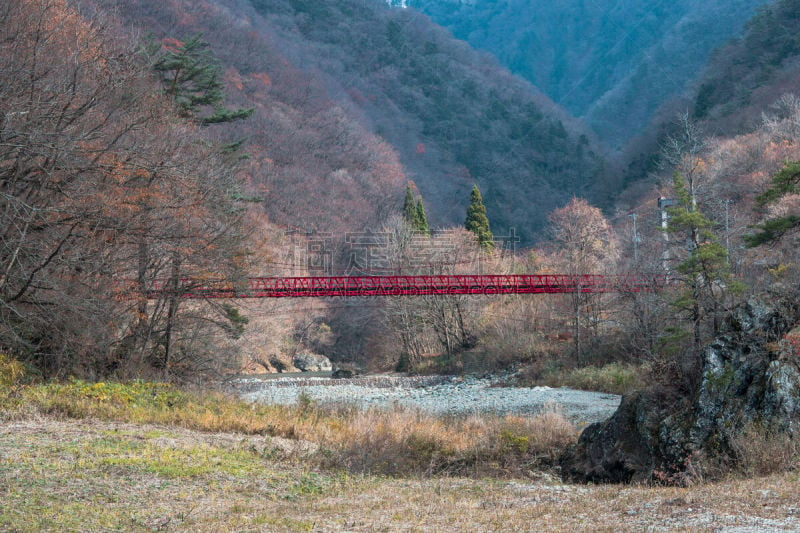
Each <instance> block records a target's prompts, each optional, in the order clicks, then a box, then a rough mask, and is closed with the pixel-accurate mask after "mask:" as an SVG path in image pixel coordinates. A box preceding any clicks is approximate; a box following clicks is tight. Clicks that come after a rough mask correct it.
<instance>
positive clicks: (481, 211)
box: [464, 185, 494, 250]
mask: <svg viewBox="0 0 800 533" xmlns="http://www.w3.org/2000/svg"><path fill="white" fill-rule="evenodd" d="M464 226H465V227H466V228H467V229H468V230H469V231H471V232H472V233H474V234H475V235H476V236H477V237H478V243H479V244H480V245H481V247H482V248H484V249H487V250H490V249H493V248H494V236H493V235H492V231H491V230H490V229H489V218H488V217H487V216H486V206H485V205H483V198H481V191H479V190H478V186H477V185H473V186H472V192H471V193H470V199H469V207H468V208H467V220H466V221H465V222H464Z"/></svg>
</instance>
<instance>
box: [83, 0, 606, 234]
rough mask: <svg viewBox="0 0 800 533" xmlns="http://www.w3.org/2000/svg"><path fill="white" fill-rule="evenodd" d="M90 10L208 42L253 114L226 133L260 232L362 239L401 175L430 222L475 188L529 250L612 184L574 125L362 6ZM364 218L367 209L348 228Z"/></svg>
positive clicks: (501, 228) (233, 1) (445, 217)
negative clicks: (256, 188)
mask: <svg viewBox="0 0 800 533" xmlns="http://www.w3.org/2000/svg"><path fill="white" fill-rule="evenodd" d="M98 2H99V3H101V4H102V5H105V6H106V7H108V8H109V9H111V8H112V7H113V8H114V9H115V11H116V12H117V13H119V14H120V15H122V16H123V17H124V18H125V20H126V22H127V23H128V24H131V25H135V26H137V27H141V28H142V30H143V31H151V32H153V33H154V34H155V36H156V37H157V38H159V39H164V38H176V39H183V38H186V36H189V35H194V34H197V33H202V34H203V38H204V39H205V40H207V41H209V42H210V43H211V45H212V48H213V50H214V51H215V52H216V53H217V55H218V56H219V57H220V59H221V60H222V62H223V66H224V68H225V69H226V77H227V81H228V85H229V88H230V89H231V91H232V94H233V97H234V98H235V100H236V102H237V103H238V104H239V105H242V106H255V107H256V112H255V114H254V116H253V118H252V119H250V120H249V121H248V124H247V125H244V126H241V125H237V126H236V127H237V128H238V130H237V131H238V132H239V133H240V134H241V135H242V136H244V137H247V138H248V144H249V146H248V147H247V149H248V150H250V151H252V152H254V153H255V154H256V155H257V156H258V157H255V158H254V161H253V168H252V179H253V180H254V183H255V184H256V185H261V186H263V188H264V190H265V206H266V208H267V212H268V213H269V214H270V216H271V217H272V219H273V220H274V221H275V222H278V223H284V224H291V225H296V226H300V227H303V228H305V229H325V230H330V229H334V230H344V229H350V230H362V229H363V228H364V226H365V225H369V224H372V225H374V224H376V223H377V221H378V220H379V219H380V218H381V217H382V216H384V215H385V214H386V212H387V210H391V209H393V208H395V207H398V208H399V203H400V200H401V191H400V190H399V189H398V184H399V183H401V182H403V181H404V179H406V178H408V179H412V180H413V181H414V182H415V183H416V184H417V187H418V188H419V190H420V192H421V193H422V195H423V197H424V199H425V201H426V203H427V204H428V214H429V217H430V219H431V222H432V224H433V225H434V226H441V225H452V224H462V223H463V219H464V213H465V209H466V204H467V202H468V199H469V191H470V188H471V187H472V185H473V183H477V184H478V185H479V186H480V187H481V190H482V192H483V195H484V199H485V202H486V204H487V208H488V211H489V218H490V220H491V221H492V223H493V225H494V228H493V229H496V230H497V232H499V233H501V234H502V233H503V232H505V231H508V229H509V228H511V227H514V228H516V229H517V231H518V232H520V233H521V234H522V235H523V239H526V240H529V241H530V240H535V239H537V238H539V235H540V230H541V229H542V227H543V225H544V224H545V220H546V216H547V213H548V212H549V211H550V210H552V209H553V208H555V207H558V206H560V205H563V204H564V203H566V201H567V200H568V199H569V198H570V197H572V196H573V195H581V196H589V197H590V198H592V199H593V200H595V201H600V202H601V203H602V201H603V200H604V199H605V196H604V195H605V194H606V193H607V192H608V191H610V190H613V188H614V186H613V184H610V183H608V182H607V181H606V180H607V179H608V175H609V173H608V172H607V170H606V168H605V163H604V160H603V158H602V157H601V156H600V155H598V154H599V150H598V148H597V147H596V145H595V143H594V142H593V141H592V139H591V136H590V135H587V134H585V132H583V131H582V129H581V127H580V126H579V125H578V123H577V121H573V120H571V119H569V117H568V116H567V115H566V114H565V113H563V112H562V111H560V110H559V108H558V107H557V106H555V105H554V104H553V103H552V102H550V101H549V99H547V98H546V97H544V96H543V95H541V94H540V93H539V92H538V91H536V90H535V89H534V88H533V87H532V86H531V85H530V84H528V83H527V82H525V81H523V80H521V79H518V78H515V77H514V76H512V75H511V74H509V73H508V72H507V71H505V70H504V69H502V68H501V67H500V66H499V65H498V64H497V63H496V62H495V60H494V59H492V58H490V57H489V56H487V55H484V54H479V53H477V52H475V51H473V50H471V49H470V48H469V47H468V46H467V45H466V44H464V43H462V42H460V41H457V40H455V39H453V38H452V37H451V36H450V34H449V33H448V32H447V31H445V30H443V29H442V28H440V27H438V26H436V25H435V24H433V23H432V22H431V21H430V20H429V19H428V18H427V17H425V16H423V15H420V14H419V13H416V12H414V11H412V10H402V9H391V8H390V7H389V6H388V5H386V4H385V3H384V2H380V1H378V0H375V1H367V2H365V1H363V0H342V1H340V2H335V3H333V2H318V1H309V0H253V1H252V2H246V1H244V0H205V1H198V2H181V1H179V0H169V1H166V2H164V1H155V0H143V1H141V2H136V3H130V4H124V5H121V6H118V5H117V3H115V2H114V3H112V2H104V1H103V0H98ZM112 4H113V5H112ZM394 154H397V155H396V156H395V155H394ZM398 158H399V159H398ZM398 161H399V162H400V163H402V167H400V166H399V165H398V164H397V163H398ZM360 198H361V199H366V200H367V202H366V204H361V203H359V199H360ZM370 206H372V207H374V206H379V207H380V209H378V210H377V212H373V213H372V214H371V215H370V216H362V217H354V216H352V213H353V212H361V211H365V210H370ZM373 211H374V210H373ZM347 213H350V216H345V215H346V214H347ZM333 222H336V223H333Z"/></svg>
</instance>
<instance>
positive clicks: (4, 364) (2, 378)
mask: <svg viewBox="0 0 800 533" xmlns="http://www.w3.org/2000/svg"><path fill="white" fill-rule="evenodd" d="M24 376H25V366H24V365H23V364H22V363H20V362H19V361H17V360H16V359H12V358H11V357H9V356H7V355H5V354H4V353H2V352H0V386H2V387H10V386H12V385H14V384H16V383H19V382H20V381H21V380H22V378H23V377H24Z"/></svg>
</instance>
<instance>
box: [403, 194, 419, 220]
mask: <svg viewBox="0 0 800 533" xmlns="http://www.w3.org/2000/svg"><path fill="white" fill-rule="evenodd" d="M416 219H417V208H416V205H415V204H414V192H413V191H412V190H411V184H410V183H409V184H408V185H406V197H405V199H404V200H403V220H404V221H405V223H406V224H408V225H409V226H411V227H414V226H415V221H416Z"/></svg>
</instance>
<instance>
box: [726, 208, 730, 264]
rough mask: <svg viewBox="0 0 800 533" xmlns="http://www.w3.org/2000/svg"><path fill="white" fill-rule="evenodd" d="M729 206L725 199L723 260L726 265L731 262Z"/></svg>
mask: <svg viewBox="0 0 800 533" xmlns="http://www.w3.org/2000/svg"><path fill="white" fill-rule="evenodd" d="M730 205H731V201H730V200H729V199H727V198H726V199H725V259H727V260H728V263H730V261H731V236H730V233H731V223H730V217H729V216H728V208H729V206H730Z"/></svg>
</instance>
